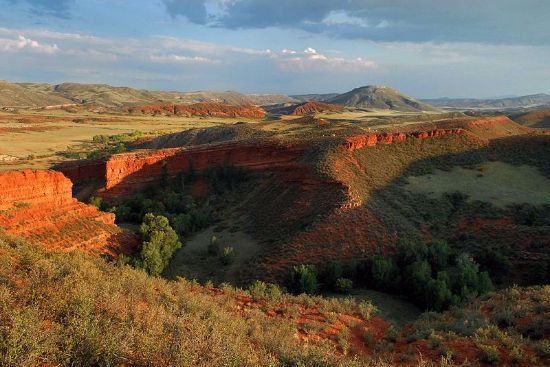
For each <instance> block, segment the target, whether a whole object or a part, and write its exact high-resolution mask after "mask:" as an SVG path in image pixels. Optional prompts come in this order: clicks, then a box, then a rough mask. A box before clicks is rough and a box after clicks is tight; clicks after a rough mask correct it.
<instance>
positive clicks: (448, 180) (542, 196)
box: [405, 162, 550, 207]
mask: <svg viewBox="0 0 550 367" xmlns="http://www.w3.org/2000/svg"><path fill="white" fill-rule="evenodd" d="M405 187H406V189H408V190H411V191H414V192H420V193H424V194H427V195H428V196H430V197H441V196H442V195H444V194H452V193H454V192H461V193H463V194H464V195H467V196H468V199H469V200H479V201H485V202H489V203H491V204H493V205H495V206H498V207H505V206H507V205H511V204H524V203H525V204H531V205H544V204H550V190H549V188H550V179H548V178H547V177H544V176H543V175H542V174H541V173H540V171H539V170H538V169H537V168H536V167H531V166H525V165H522V166H512V165H511V164H507V163H504V162H485V163H483V164H481V165H479V166H477V167H475V169H468V168H462V167H454V168H453V169H452V170H451V171H441V170H436V171H435V173H433V174H428V175H424V176H411V177H409V178H408V184H407V185H406V186H405Z"/></svg>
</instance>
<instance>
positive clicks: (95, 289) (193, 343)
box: [0, 235, 366, 367]
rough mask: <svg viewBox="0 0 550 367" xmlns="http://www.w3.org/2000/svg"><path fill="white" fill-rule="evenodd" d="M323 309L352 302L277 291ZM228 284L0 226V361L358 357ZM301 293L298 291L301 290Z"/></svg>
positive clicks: (268, 361) (151, 362)
mask: <svg viewBox="0 0 550 367" xmlns="http://www.w3.org/2000/svg"><path fill="white" fill-rule="evenodd" d="M255 289H256V290H255V291H253V292H254V293H255V296H256V297H262V296H263V295H265V296H269V297H271V298H272V299H274V300H275V299H279V298H281V297H284V299H282V300H281V302H284V304H292V303H293V302H310V303H314V304H318V305H323V307H326V308H327V310H329V311H330V310H336V309H338V308H342V309H344V310H346V311H345V312H355V313H358V312H359V308H358V306H357V305H353V304H349V303H342V302H339V301H336V300H334V301H332V300H331V301H330V302H329V301H328V300H327V301H325V300H323V299H310V298H300V299H298V298H296V299H294V298H292V297H290V296H288V295H281V294H280V290H278V288H277V287H275V286H272V285H265V287H264V286H263V285H262V284H257V285H256V286H255ZM237 295H238V294H237V293H235V291H224V292H221V291H214V290H210V289H207V288H204V287H201V286H199V285H197V284H195V283H192V282H188V281H186V280H179V281H166V280H164V279H162V278H157V277H149V276H148V275H147V274H146V273H145V272H143V271H139V270H135V269H132V268H131V267H128V266H115V265H113V264H109V263H107V262H106V261H104V260H102V259H100V258H91V257H88V256H86V255H83V254H80V253H68V254H54V253H45V252H43V251H41V250H39V249H37V248H36V247H33V246H31V245H28V244H26V243H23V242H19V241H17V240H14V239H10V238H4V237H3V236H2V235H0V366H7V367H11V366H14V367H15V366H17V367H19V366H39V365H44V366H123V365H124V366H295V365H301V366H337V365H342V366H345V365H347V366H351V365H355V366H359V365H364V364H365V363H366V362H365V361H362V362H360V361H357V362H354V361H353V360H352V359H348V358H342V356H340V357H338V355H337V353H336V349H335V346H334V345H332V344H330V343H329V344H323V343H321V344H319V345H316V344H308V345H302V344H300V343H298V341H297V339H296V337H295V333H296V324H295V323H293V321H291V320H288V319H286V318H276V319H274V318H271V317H268V316H267V315H266V314H265V313H263V312H261V311H260V310H257V309H256V310H255V309H251V310H250V312H249V313H247V314H245V315H243V314H242V313H241V312H239V311H238V308H237V299H238V297H237ZM302 297H304V296H302Z"/></svg>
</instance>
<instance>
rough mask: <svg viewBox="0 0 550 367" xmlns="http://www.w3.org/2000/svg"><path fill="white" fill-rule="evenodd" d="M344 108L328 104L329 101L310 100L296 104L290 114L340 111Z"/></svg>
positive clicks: (300, 114)
mask: <svg viewBox="0 0 550 367" xmlns="http://www.w3.org/2000/svg"><path fill="white" fill-rule="evenodd" d="M343 110H344V107H342V106H338V105H334V104H330V103H322V102H316V101H310V102H306V103H303V104H301V105H299V106H297V107H296V108H295V109H294V111H292V113H291V115H294V116H303V115H307V114H310V113H318V112H341V111H343Z"/></svg>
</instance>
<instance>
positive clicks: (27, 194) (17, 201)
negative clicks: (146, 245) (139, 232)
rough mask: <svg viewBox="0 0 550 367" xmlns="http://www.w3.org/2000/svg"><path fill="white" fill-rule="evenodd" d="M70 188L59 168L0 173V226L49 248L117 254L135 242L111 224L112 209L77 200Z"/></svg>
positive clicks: (112, 217) (8, 231) (69, 183)
mask: <svg viewBox="0 0 550 367" xmlns="http://www.w3.org/2000/svg"><path fill="white" fill-rule="evenodd" d="M71 190H72V183H71V181H70V180H69V179H68V178H67V177H65V176H64V175H63V174H62V173H60V172H53V171H32V170H25V171H11V172H5V173H0V192H1V195H0V227H1V228H3V229H5V230H6V232H7V233H9V234H12V235H17V236H21V237H24V238H27V239H29V240H31V241H32V242H35V243H40V244H42V245H44V247H46V248H48V249H52V250H74V249H81V250H84V251H87V252H102V253H110V254H116V253H118V252H120V251H127V250H128V249H129V248H130V247H131V246H133V245H134V244H135V239H133V236H131V235H129V234H127V233H125V232H123V231H122V230H120V229H119V228H118V227H117V226H116V225H114V221H115V217H114V214H111V213H104V212H100V211H99V210H97V209H96V208H95V207H94V206H90V205H86V204H84V203H81V202H79V201H77V200H76V199H74V198H73V197H72V192H71Z"/></svg>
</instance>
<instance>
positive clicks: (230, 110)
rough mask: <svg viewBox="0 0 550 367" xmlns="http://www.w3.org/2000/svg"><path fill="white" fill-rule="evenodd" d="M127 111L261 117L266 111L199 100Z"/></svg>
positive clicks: (127, 110)
mask: <svg viewBox="0 0 550 367" xmlns="http://www.w3.org/2000/svg"><path fill="white" fill-rule="evenodd" d="M123 110H124V111H126V112H129V113H141V114H147V115H156V114H163V115H177V116H203V117H246V118H254V119H261V118H264V117H265V115H266V113H265V111H264V110H263V109H262V108H261V107H257V106H252V105H230V104H226V103H219V102H199V103H193V104H190V105H185V104H178V105H172V104H160V105H145V106H132V107H127V108H124V109H123Z"/></svg>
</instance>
